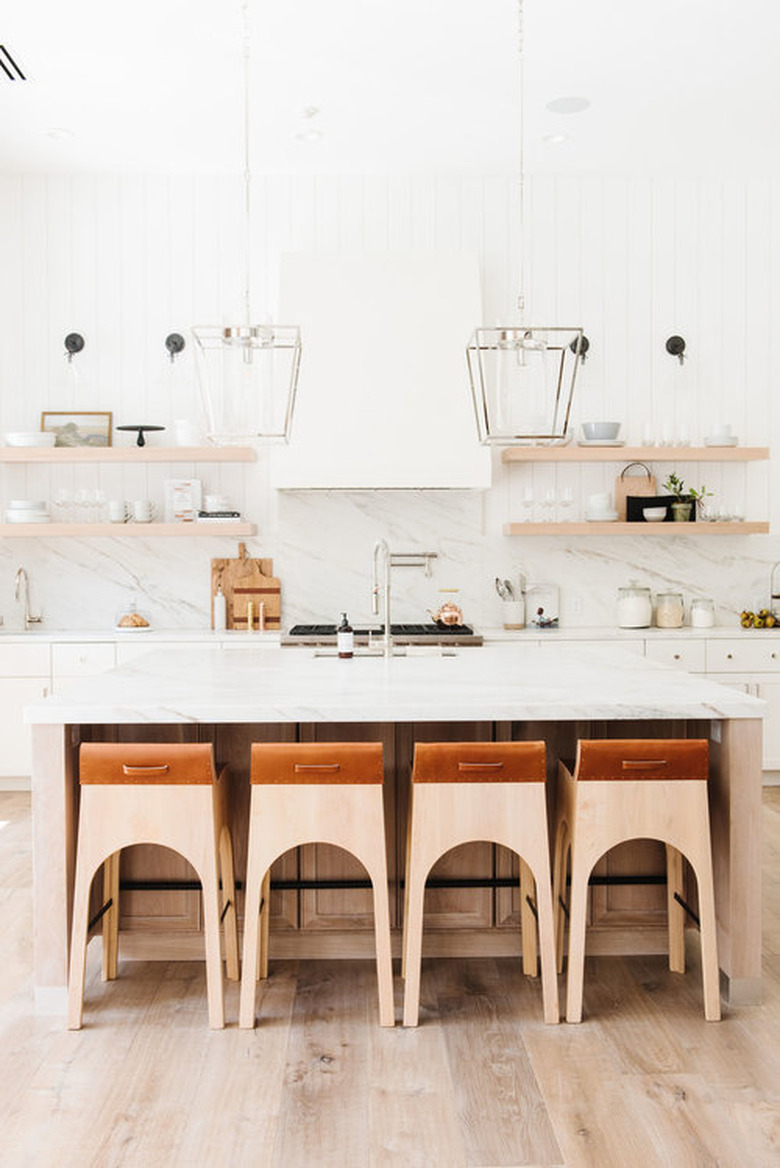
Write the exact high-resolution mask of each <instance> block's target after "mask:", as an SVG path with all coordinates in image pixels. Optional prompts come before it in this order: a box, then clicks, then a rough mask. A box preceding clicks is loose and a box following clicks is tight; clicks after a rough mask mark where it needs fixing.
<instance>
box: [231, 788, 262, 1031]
mask: <svg viewBox="0 0 780 1168" xmlns="http://www.w3.org/2000/svg"><path fill="white" fill-rule="evenodd" d="M254 795H255V793H254V790H253V791H252V798H253V799H254ZM256 824H257V819H256V818H255V817H254V816H253V815H252V813H251V812H250V828H249V856H248V860H247V873H246V895H245V898H244V951H243V956H242V961H241V998H240V1003H239V1015H238V1024H239V1026H240V1027H242V1029H244V1030H252V1029H253V1028H254V1025H255V1001H256V992H257V969H258V949H259V944H260V937H259V932H260V921H259V917H260V897H261V893H262V886H263V882H264V877H265V875H266V869H263V868H262V867H261V862H262V861H261V857H260V855H259V851H258V848H259V846H260V841H258V842H255V841H254V840H253V838H252V837H253V835H256V834H257V832H258V831H259V825H258V826H256Z"/></svg>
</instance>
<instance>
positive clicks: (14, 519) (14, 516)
mask: <svg viewBox="0 0 780 1168" xmlns="http://www.w3.org/2000/svg"><path fill="white" fill-rule="evenodd" d="M5 519H6V523H51V515H48V514H47V513H46V512H45V511H43V512H41V511H6V513H5Z"/></svg>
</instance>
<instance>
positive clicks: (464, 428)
mask: <svg viewBox="0 0 780 1168" xmlns="http://www.w3.org/2000/svg"><path fill="white" fill-rule="evenodd" d="M280 311H281V315H282V316H284V318H285V320H286V321H287V322H289V323H292V324H298V325H300V328H301V341H302V345H303V351H302V355H301V368H300V378H299V384H298V396H297V400H296V404H295V418H294V421H293V431H292V441H291V443H290V445H289V446H287V447H284V448H279V449H277V450H274V451H273V483H274V486H276V487H286V488H299V487H333V488H338V487H342V488H375V487H376V488H381V487H388V488H392V487H410V488H414V487H489V486H490V452H489V451H488V450H487V449H485V448H484V447H482V446H480V444H479V440H478V435H477V426H476V421H475V416H474V406H473V402H472V399H471V391H470V389H469V376H468V366H467V363H466V345H467V344H468V340H469V337H470V335H471V333H472V332H473V330H474V328H476V327H477V326H478V325H480V324H481V323H482V303H481V295H480V283H479V265H478V262H477V258H476V256H474V255H466V254H459V253H436V254H431V253H403V252H400V253H398V252H382V253H379V252H377V253H364V252H338V253H329V252H316V253H307V252H298V253H295V254H292V255H285V256H283V257H282V270H281V302H280Z"/></svg>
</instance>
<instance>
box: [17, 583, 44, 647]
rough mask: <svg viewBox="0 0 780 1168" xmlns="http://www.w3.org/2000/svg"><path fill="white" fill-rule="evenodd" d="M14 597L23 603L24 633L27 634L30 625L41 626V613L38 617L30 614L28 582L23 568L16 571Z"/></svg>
mask: <svg viewBox="0 0 780 1168" xmlns="http://www.w3.org/2000/svg"><path fill="white" fill-rule="evenodd" d="M14 596H15V598H16V599H17V600H23V601H24V631H25V632H28V631H29V628H30V625H41V624H43V613H39V615H38V616H33V615H32V613H31V612H30V581H29V579H28V578H27V573H26V572H25V570H24V568H17V569H16V586H15V590H14Z"/></svg>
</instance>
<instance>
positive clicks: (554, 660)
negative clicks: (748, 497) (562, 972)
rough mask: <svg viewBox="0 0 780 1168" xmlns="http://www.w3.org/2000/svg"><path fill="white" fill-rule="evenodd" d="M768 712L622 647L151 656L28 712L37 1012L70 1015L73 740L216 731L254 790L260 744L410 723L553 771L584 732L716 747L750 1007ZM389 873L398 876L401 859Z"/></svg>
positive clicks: (736, 989)
mask: <svg viewBox="0 0 780 1168" xmlns="http://www.w3.org/2000/svg"><path fill="white" fill-rule="evenodd" d="M764 709H765V704H764V703H763V702H762V701H760V700H758V699H756V698H753V697H750V696H748V695H746V694H743V693H740V692H738V691H735V690H731V689H727V688H725V687H723V686H720V685H717V684H714V683H712V682H709V681H706V680H702V679H700V678H698V677H695V676H693V675H691V674H687V673H682V672H680V671H679V670H676V669H672V668H668V667H666V666H664V665H660V664H657V663H655V662H651V661H648V660H646V659H643V658H640V657H637V656H635V655H634V654H631V653H629V652H626V651H625V650H623V649H620V648H615V647H613V646H605V647H604V648H603V649H600V650H598V651H597V652H594V650H593V649H592V648H591V647H588V648H587V649H577V648H576V647H575V646H572V645H561V646H560V647H559V646H546V647H545V650H544V652H541V651H540V650H539V649H538V648H536V647H530V646H518V645H516V644H495V645H485V646H483V647H479V648H476V647H475V648H467V649H464V650H462V651H461V652H459V653H457V655H455V656H439V655H430V653H429V652H427V651H423V652H420V653H419V654H415V655H409V656H406V657H394V658H392V659H390V660H385V659H383V658H381V657H361V656H356V657H355V658H353V659H352V660H346V661H342V660H339V659H338V658H336V657H334V656H315V655H314V653H313V651H312V650H310V649H298V648H284V649H280V648H277V647H258V648H257V649H256V650H247V649H245V648H242V649H241V650H240V651H234V650H231V649H229V648H212V647H206V646H193V647H188V648H166V649H165V650H154V649H151V650H150V652H149V653H148V654H145V655H143V656H142V657H139V658H138V659H137V660H136V661H134V662H132V663H131V664H129V665H126V666H124V667H123V668H120V669H116V670H112V671H110V672H108V673H105V674H102V675H100V676H99V677H94V678H89V679H86V680H83V681H81V682H78V683H76V684H74V685H73V686H72V687H71V688H70V689H68V690H66V691H64V692H62V693H59V694H57V695H55V696H52V697H48V698H44V699H41V700H39V701H36V702H34V703H32V704H31V705H29V706H28V707H27V710H26V714H25V717H26V720H27V721H29V722H30V723H32V726H33V776H32V782H33V832H34V922H35V986H36V1004H37V1007H38V1008H39V1009H40V1010H42V1011H56V1012H59V1011H61V1010H64V1003H65V986H66V981H67V957H68V947H69V922H70V902H71V894H72V881H73V869H74V848H75V830H76V822H77V813H78V812H77V809H78V796H77V791H78V783H77V780H76V777H75V776H76V761H77V752H78V745H79V743H80V742H81V741H83V740H89V739H90V738H93V737H103V738H106V737H113V738H116V739H121V738H123V737H130V738H132V737H134V738H135V739H136V740H138V739H140V738H143V737H155V738H157V739H158V740H162V739H164V738H165V737H166V736H167V737H168V738H169V739H170V738H182V737H183V738H185V739H188V740H192V739H193V738H197V737H200V738H202V739H204V740H212V739H213V740H214V741H215V742H216V743H217V749H218V753H219V754H220V756H221V757H225V756H227V757H228V760H229V761H230V763H231V769H232V770H233V771H234V772H235V777H236V779H237V780H238V782H239V783H240V784H242V785H243V787H244V788H246V786H247V774H248V762H249V759H248V751H249V743H250V742H251V741H252V739H253V737H259V736H262V737H265V739H266V740H267V739H268V738H269V737H270V738H273V737H274V736H276V737H279V736H284V737H285V738H287V739H289V738H295V737H296V736H297V737H301V738H303V737H306V734H307V733H319V734H321V735H322V736H323V738H324V739H327V738H330V739H331V740H333V739H335V738H338V737H343V738H352V737H356V736H358V734H359V733H361V731H362V733H363V734H365V733H366V731H367V730H368V731H370V732H371V734H372V736H374V737H380V736H383V735H384V733H386V732H387V731H388V730H391V731H393V732H395V731H396V730H397V729H398V728H401V727H403V728H405V730H404V732H405V733H406V735H407V737H408V739H409V742H410V743H411V742H413V740H414V739H415V737H420V738H423V737H427V738H428V740H431V738H435V737H437V735H438V734H446V733H449V736H450V737H452V736H453V733H455V734H456V735H457V736H464V737H465V736H466V735H467V734H468V733H469V730H468V728H466V729H464V728H463V726H464V724H467V727H474V726H478V727H479V733H480V736H481V737H483V738H485V737H497V738H528V737H545V738H546V739H547V742H548V756H549V763H550V773H551V774H552V773H553V771H554V765H555V757H556V755H557V754H561V755H565V756H566V757H571V755H572V753H573V749H574V744H575V742H576V739H577V738H578V737H588V736H593V737H603V736H612V737H616V736H626V737H639V736H644V735H648V736H656V737H659V736H675V735H686V736H689V737H706V738H708V739H709V740H710V743H711V759H712V781H711V798H710V805H711V815H712V834H713V856H714V864H715V888H716V907H717V917H718V945H719V960H720V966H721V970H722V974H723V977H724V990H725V992H726V996H727V998H728V999H729V1000H730V1001H732V1002H735V1003H747V1002H751V1001H756V1000H757V999H758V996H759V993H760V974H761V943H760V909H761V885H760V847H759V841H760V809H761V727H762V717H763V714H764ZM454 724H460V725H458V726H455V725H454ZM374 728H377V729H376V732H374ZM380 731H381V733H380ZM396 740H397V739H396ZM220 748H221V749H220ZM410 749H411V747H410ZM392 753H393V752H392V751H387V752H386V756H387V755H388V754H392ZM392 764H393V759H390V758H388V766H390V765H392ZM245 795H246V791H245V792H244V798H245ZM398 807H401V808H402V807H403V801H401V802H399V804H398ZM397 819H398V821H399V823H400V822H401V819H402V816H400V815H399V816H397ZM238 826H239V830H240V826H241V825H240V823H239V825H238ZM394 846H395V845H394ZM392 868H393V865H392V864H391V870H392ZM395 868H396V877H397V875H398V870H399V868H400V864H398V863H397V864H396V865H395ZM291 951H294V950H291ZM472 951H473V952H479V951H480V950H479V948H478V946H476V947H474V948H473V950H472ZM485 951H486V952H488V951H490V952H497V950H496V949H489V948H488V949H486V950H485ZM615 951H617V950H615ZM623 951H625V950H623ZM302 955H305V952H304V953H302Z"/></svg>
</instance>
